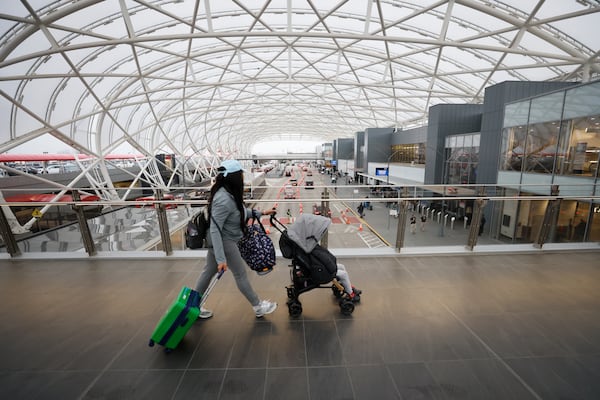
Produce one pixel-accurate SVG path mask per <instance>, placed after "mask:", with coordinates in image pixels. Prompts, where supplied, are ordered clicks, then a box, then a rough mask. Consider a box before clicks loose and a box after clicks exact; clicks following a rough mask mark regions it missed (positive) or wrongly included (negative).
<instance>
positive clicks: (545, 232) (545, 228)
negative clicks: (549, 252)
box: [533, 185, 562, 249]
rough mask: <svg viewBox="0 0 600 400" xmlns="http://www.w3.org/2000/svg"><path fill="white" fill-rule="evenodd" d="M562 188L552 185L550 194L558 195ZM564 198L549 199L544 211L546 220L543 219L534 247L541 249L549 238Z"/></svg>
mask: <svg viewBox="0 0 600 400" xmlns="http://www.w3.org/2000/svg"><path fill="white" fill-rule="evenodd" d="M559 192H560V190H559V188H558V185H552V187H551V188H550V195H552V196H558V194H559ZM561 202H562V199H560V198H557V199H555V200H548V205H547V206H546V212H545V213H544V220H543V221H542V225H541V226H540V230H539V231H538V234H537V237H536V239H535V241H534V242H533V247H536V248H538V249H541V248H542V246H543V245H544V243H546V241H547V240H548V236H549V235H550V232H551V231H552V230H553V229H554V226H555V225H556V218H557V217H558V213H559V211H560V204H561Z"/></svg>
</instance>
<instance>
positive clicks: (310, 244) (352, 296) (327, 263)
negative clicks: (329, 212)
mask: <svg viewBox="0 0 600 400" xmlns="http://www.w3.org/2000/svg"><path fill="white" fill-rule="evenodd" d="M271 224H272V225H273V226H274V227H275V228H276V229H277V230H278V231H279V232H281V238H280V239H279V249H280V250H281V254H282V255H283V256H284V257H285V258H288V259H291V260H292V265H290V267H291V270H290V275H291V281H292V284H291V285H289V286H286V289H287V295H288V302H287V305H288V310H289V313H290V315H291V316H292V317H299V316H300V314H302V303H300V300H299V299H298V298H299V296H300V295H301V294H302V293H305V292H308V291H310V290H312V289H316V288H331V289H332V291H333V294H334V295H335V296H336V297H337V298H338V299H339V305H340V310H341V312H342V314H344V315H350V314H352V312H353V311H354V303H355V302H358V301H360V294H361V293H362V291H361V290H358V289H356V288H354V287H353V286H352V284H351V282H350V277H349V275H348V272H347V271H346V268H345V267H344V265H343V264H338V263H337V260H336V258H335V256H334V255H333V254H331V252H329V251H328V250H327V249H325V248H323V247H321V246H320V245H319V241H320V240H321V238H322V237H323V234H324V233H325V231H326V230H327V228H328V227H329V224H331V220H330V219H329V218H326V217H323V216H320V215H312V214H302V215H301V216H300V217H298V219H297V220H296V222H295V223H294V224H292V225H290V226H289V228H287V229H286V227H285V226H284V225H283V224H282V223H281V222H280V221H279V220H277V219H276V218H275V217H274V216H271ZM328 283H331V285H327V284H328Z"/></svg>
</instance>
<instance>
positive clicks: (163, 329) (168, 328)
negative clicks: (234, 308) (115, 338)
mask: <svg viewBox="0 0 600 400" xmlns="http://www.w3.org/2000/svg"><path fill="white" fill-rule="evenodd" d="M223 272H224V271H221V272H219V273H218V274H217V275H216V276H215V278H213V280H212V282H211V283H210V285H209V286H208V289H207V290H206V293H205V295H204V297H203V298H202V301H201V300H200V293H198V292H196V291H195V290H193V289H190V288H188V287H183V288H182V289H181V291H180V292H179V296H177V299H176V300H175V301H174V302H173V304H171V306H170V307H169V308H168V309H167V311H166V312H165V314H164V315H163V316H162V318H161V319H160V321H158V324H157V325H156V328H154V332H153V333H152V336H151V337H150V341H149V342H148V346H150V347H152V346H154V344H155V343H158V344H160V345H161V346H164V347H165V352H167V353H170V352H171V351H173V350H174V349H175V348H176V347H177V345H178V344H179V342H181V339H183V337H184V336H185V334H186V333H187V331H188V330H189V329H190V328H191V327H192V325H193V324H194V322H196V320H197V319H198V315H199V314H200V307H201V306H202V305H203V304H204V302H205V301H206V298H207V297H208V294H209V293H210V291H211V290H212V288H213V287H214V285H215V284H216V282H217V280H219V278H221V275H223Z"/></svg>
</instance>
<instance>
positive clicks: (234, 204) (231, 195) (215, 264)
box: [196, 160, 277, 318]
mask: <svg viewBox="0 0 600 400" xmlns="http://www.w3.org/2000/svg"><path fill="white" fill-rule="evenodd" d="M243 199H244V173H243V169H242V165H241V164H240V163H239V162H238V161H237V160H226V161H223V163H222V164H221V166H220V167H219V168H218V174H217V176H216V180H215V183H214V185H213V186H212V188H211V190H210V195H209V198H208V214H209V221H210V227H209V234H208V235H207V239H208V253H207V255H206V265H205V267H204V269H203V271H202V273H201V274H200V277H199V278H198V281H197V283H196V291H198V292H199V293H200V294H201V295H203V294H204V292H205V291H206V289H207V288H208V285H209V283H210V280H211V278H212V277H213V276H214V275H215V274H216V273H217V272H218V271H221V270H223V271H227V270H228V269H229V270H231V272H232V274H233V276H234V278H235V282H236V284H237V287H238V289H239V291H240V292H241V293H242V294H243V295H244V296H245V297H246V299H247V300H248V302H249V303H250V304H251V305H252V308H253V310H254V314H255V315H256V317H257V318H260V317H262V316H264V315H266V314H270V313H272V312H273V311H275V309H276V308H277V303H275V302H271V301H268V300H260V299H259V297H258V295H257V294H256V292H255V291H254V289H253V288H252V286H251V285H250V282H249V281H248V276H247V274H246V269H247V266H246V263H245V262H244V260H243V259H242V256H241V255H240V251H239V249H238V246H237V243H238V241H239V240H240V239H241V238H242V235H243V232H244V230H245V229H246V222H247V220H248V219H249V218H250V217H252V216H253V215H254V216H255V217H257V218H259V217H260V216H261V215H271V214H274V213H275V210H274V209H272V210H268V211H264V212H262V213H261V212H260V211H258V210H252V209H249V208H245V206H244V201H243ZM212 315H213V313H212V311H210V310H206V309H202V310H201V312H200V318H210V317H212Z"/></svg>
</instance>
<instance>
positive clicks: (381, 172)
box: [375, 168, 388, 176]
mask: <svg viewBox="0 0 600 400" xmlns="http://www.w3.org/2000/svg"><path fill="white" fill-rule="evenodd" d="M387 175H388V169H387V168H375V176H387Z"/></svg>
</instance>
